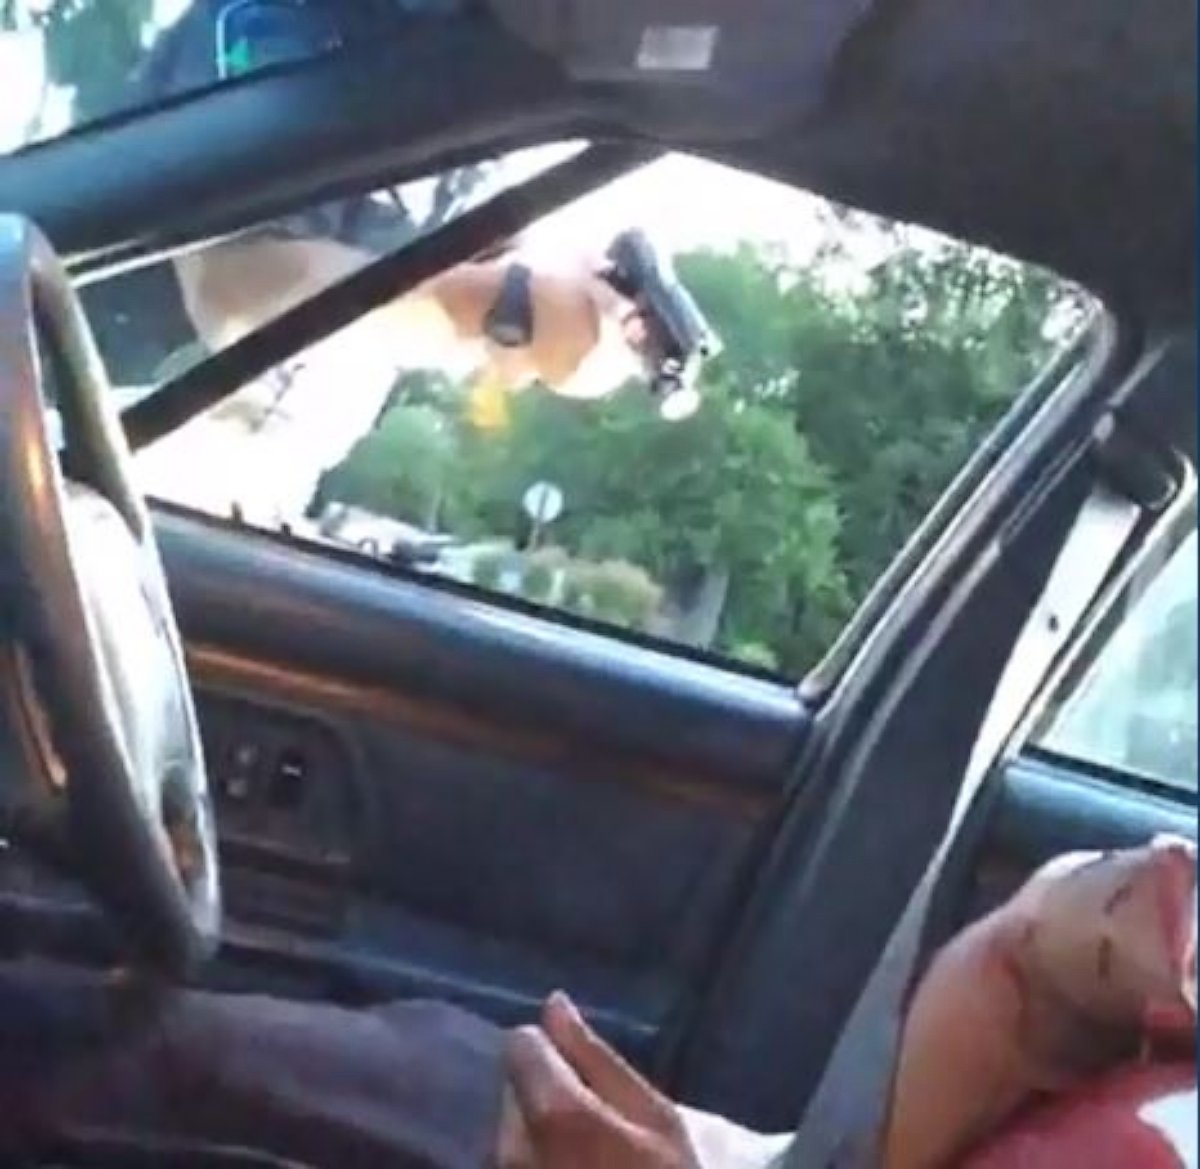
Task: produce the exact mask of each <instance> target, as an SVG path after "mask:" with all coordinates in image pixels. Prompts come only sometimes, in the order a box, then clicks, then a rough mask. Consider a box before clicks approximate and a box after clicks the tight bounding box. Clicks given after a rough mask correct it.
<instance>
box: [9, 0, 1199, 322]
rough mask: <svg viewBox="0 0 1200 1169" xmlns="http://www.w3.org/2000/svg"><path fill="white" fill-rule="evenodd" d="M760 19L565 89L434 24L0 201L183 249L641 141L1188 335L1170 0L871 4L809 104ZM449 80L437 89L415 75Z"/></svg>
mask: <svg viewBox="0 0 1200 1169" xmlns="http://www.w3.org/2000/svg"><path fill="white" fill-rule="evenodd" d="M661 2H665V0H661ZM810 2H815V0H810ZM829 2H830V0H826V3H829ZM657 6H658V5H656V4H654V3H649V4H646V5H643V6H642V7H643V8H645V9H654V8H656V7H657ZM637 7H638V6H637V5H633V6H632V9H636V8H637ZM676 7H677V6H676ZM616 8H617V9H620V10H621V11H624V9H623V8H622V6H621V5H617V6H616ZM615 10H616V9H614V11H615ZM783 11H784V10H783V8H781V6H780V5H779V4H778V3H772V2H771V0H744V3H743V4H742V5H739V9H738V19H739V21H740V22H742V24H741V30H742V31H741V36H742V53H741V59H742V60H744V61H750V62H752V61H753V60H754V52H753V46H754V39H755V38H758V44H759V45H760V46H761V47H762V50H763V56H762V60H763V61H766V62H768V64H767V66H766V67H765V68H760V69H758V70H757V71H754V70H753V69H752V68H749V67H745V71H744V72H743V73H741V74H739V73H737V72H736V70H734V71H729V70H726V71H720V70H715V71H713V74H712V76H711V77H709V76H698V77H691V78H689V80H688V81H687V83H685V84H681V83H680V82H679V81H677V80H674V81H665V82H664V81H653V80H647V79H646V78H645V77H600V78H596V77H595V76H592V77H590V78H580V77H579V76H572V71H571V68H570V67H569V62H568V63H566V64H564V61H563V60H561V59H557V58H556V56H555V54H554V52H553V51H551V52H544V51H542V49H540V48H539V49H535V48H533V47H532V46H531V45H529V44H527V43H525V42H524V41H523V39H522V36H521V30H520V29H519V28H518V29H516V31H514V30H512V29H501V28H499V27H498V26H497V25H495V24H493V23H492V22H491V21H490V20H483V21H459V22H437V23H433V24H430V25H429V26H428V27H427V28H423V29H422V32H421V35H420V36H419V37H418V36H413V37H411V38H408V39H401V40H397V41H395V42H394V43H390V44H387V45H380V46H378V47H377V48H376V49H374V50H373V51H372V52H370V53H367V54H364V55H360V56H356V57H354V58H353V59H350V58H346V59H340V60H339V59H332V60H330V61H326V62H321V63H318V64H314V65H311V66H306V67H303V68H299V69H296V70H293V71H288V72H283V73H278V74H273V75H263V76H261V77H257V78H251V79H249V80H248V81H246V82H245V83H242V84H238V85H234V86H231V87H229V88H227V89H225V90H217V91H213V92H210V93H208V94H205V95H202V96H199V97H196V98H193V99H190V100H182V101H179V102H175V103H172V104H171V105H169V106H168V107H166V108H164V109H162V110H159V111H157V112H154V113H151V114H148V115H144V116H141V117H137V118H130V119H126V120H124V121H116V122H113V123H111V124H108V125H105V126H101V127H97V128H96V129H94V130H91V131H88V132H84V133H81V134H78V135H74V136H71V137H69V138H67V139H64V140H62V141H60V142H57V143H53V144H49V145H47V146H44V147H39V148H35V149H33V150H31V151H28V152H26V153H24V154H21V155H17V156H14V157H11V158H9V159H5V160H3V161H0V206H3V207H5V208H6V209H14V210H21V211H25V212H26V213H28V214H30V215H31V216H32V217H33V218H35V219H37V220H38V221H39V222H40V223H41V224H42V226H43V227H44V228H45V230H46V231H47V232H48V233H49V234H50V236H51V238H52V239H54V240H55V242H56V244H57V245H58V247H59V248H60V250H62V251H63V252H64V253H65V254H67V255H68V256H69V257H75V258H77V259H78V258H81V257H85V256H89V255H90V256H93V257H95V256H98V255H103V254H105V253H107V252H110V251H116V250H119V249H121V248H124V247H129V246H132V245H138V246H141V247H151V248H153V247H158V246H163V245H164V244H167V243H174V242H182V241H186V240H188V239H194V238H203V237H204V236H206V235H210V234H212V233H214V232H216V231H219V230H227V229H229V228H232V227H235V226H240V225H243V224H245V223H248V222H252V221H254V220H260V219H263V218H266V217H269V215H271V214H274V213H276V212H278V211H280V210H282V209H284V208H285V207H288V206H290V205H294V204H295V203H296V202H298V201H300V200H303V199H311V198H314V197H317V196H320V197H325V196H328V195H332V194H340V193H347V192H349V191H351V190H353V189H354V188H355V187H356V186H361V184H363V183H364V182H368V181H372V182H376V181H382V180H385V179H386V180H389V181H394V180H396V179H399V178H403V177H407V176H410V175H415V174H419V173H422V172H428V171H429V170H432V169H436V168H439V167H442V166H445V165H446V164H447V163H449V162H450V161H452V160H455V159H462V158H465V157H469V156H471V155H473V154H478V153H480V152H488V151H492V150H495V149H497V148H499V147H505V146H514V145H518V144H524V143H530V142H534V141H547V140H553V139H556V138H557V139H561V138H564V137H582V136H590V137H616V138H621V137H638V138H649V139H652V140H653V141H654V142H656V143H660V144H662V145H663V146H666V147H669V148H677V149H684V150H693V151H696V152H699V153H702V154H706V155H708V156H710V157H714V158H717V159H720V160H722V161H726V162H729V163H732V164H734V165H738V166H742V167H748V168H752V169H755V170H758V171H761V172H763V173H766V174H769V175H772V176H774V177H777V178H780V179H783V180H786V181H788V182H792V183H795V184H797V185H800V186H803V187H805V188H807V189H809V190H811V191H814V192H817V193H820V194H824V195H827V196H830V197H832V198H835V199H838V200H841V201H843V202H846V203H850V204H853V205H855V206H858V207H860V208H863V209H865V210H868V211H872V212H875V213H877V214H881V215H885V216H889V217H893V218H898V219H903V220H907V221H912V222H917V223H921V224H924V225H926V226H928V227H931V228H934V229H937V230H941V231H945V232H948V233H950V234H953V235H956V236H959V237H961V238H965V239H970V240H974V241H977V242H980V243H983V244H987V245H989V246H992V247H995V248H997V249H999V250H1002V251H1005V252H1008V253H1010V254H1013V255H1016V256H1019V257H1022V258H1025V259H1028V260H1031V261H1034V262H1037V263H1041V264H1044V265H1045V266H1047V267H1050V268H1053V269H1055V270H1056V271H1058V272H1060V273H1062V274H1063V275H1065V276H1067V277H1070V278H1073V279H1076V280H1078V281H1080V282H1081V283H1083V284H1085V285H1087V286H1088V287H1090V288H1092V289H1093V290H1094V291H1096V292H1098V293H1099V294H1100V295H1102V296H1103V297H1104V298H1105V299H1106V300H1107V301H1108V302H1109V304H1110V306H1111V307H1113V308H1114V309H1115V310H1116V311H1118V312H1121V313H1125V314H1130V315H1133V316H1136V317H1140V318H1142V319H1146V320H1150V319H1153V320H1157V321H1159V322H1163V321H1164V320H1165V321H1169V322H1174V323H1179V322H1181V321H1183V320H1184V319H1187V318H1190V316H1191V314H1192V311H1193V305H1194V297H1195V137H1196V108H1195V87H1196V37H1195V24H1196V15H1195V6H1194V4H1193V3H1192V2H1191V0H1144V2H1143V3H1142V4H1141V5H1139V6H1138V7H1137V9H1136V10H1131V9H1129V8H1128V7H1127V6H1126V5H1123V4H1120V3H1118V2H1117V0H1056V2H1055V3H1053V4H1048V3H1046V2H1045V0H1001V2H997V0H877V2H876V4H875V5H874V6H873V7H870V8H869V9H868V10H867V11H866V13H865V18H864V19H863V20H862V21H861V22H859V23H856V24H855V26H854V28H853V29H852V30H851V35H849V36H848V37H847V38H846V39H845V40H844V42H843V43H841V44H839V45H838V52H837V54H836V57H833V56H831V58H830V60H829V62H827V65H828V68H827V69H826V70H825V71H824V72H823V73H822V75H821V79H820V82H821V84H820V89H819V93H818V95H817V98H818V100H814V99H813V91H814V85H813V83H812V78H811V77H808V76H802V75H801V71H802V70H803V69H806V68H811V64H812V63H811V60H808V59H806V57H805V54H804V53H797V54H796V58H797V62H798V64H797V65H796V66H795V70H796V71H795V72H794V73H789V68H790V66H789V62H788V60H787V59H785V58H784V56H783V55H781V52H780V49H779V45H780V42H781V39H786V38H784V37H783V33H784V32H788V33H789V35H792V34H795V35H799V31H800V30H799V29H786V28H785V29H783V30H782V31H781V26H780V24H779V20H780V19H781V15H780V14H781V12H783ZM645 15H646V14H645V13H643V17H644V16H645ZM747 45H749V46H750V48H749V51H747ZM811 57H812V54H808V58H811ZM448 76H450V77H454V78H455V85H454V88H453V89H451V88H449V87H448V86H447V85H445V84H432V83H431V82H430V80H429V79H430V78H435V79H437V78H443V77H448ZM380 94H387V95H388V98H387V100H386V101H380V100H379V96H378V95H380ZM790 94H794V95H795V99H794V100H792V99H791V98H790V97H789V95H790ZM114 157H120V158H122V166H121V167H119V168H117V167H113V166H112V159H113V158H114ZM85 191H86V192H87V197H86V199H85V198H83V197H81V192H85ZM691 194H692V193H690V192H682V191H681V192H680V198H687V197H690V196H691ZM721 213H722V212H721V209H719V208H714V209H713V214H714V215H717V214H721Z"/></svg>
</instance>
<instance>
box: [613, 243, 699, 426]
mask: <svg viewBox="0 0 1200 1169" xmlns="http://www.w3.org/2000/svg"><path fill="white" fill-rule="evenodd" d="M606 259H607V261H608V264H609V267H608V269H607V270H606V271H605V272H604V274H603V275H604V277H605V279H606V280H607V281H608V282H609V284H610V285H612V287H613V289H614V290H615V291H616V292H618V293H619V294H620V295H621V296H624V297H625V298H626V299H627V300H631V301H633V303H634V304H635V305H636V306H637V308H638V312H639V314H640V315H641V317H642V320H643V323H644V326H645V330H646V339H645V343H644V347H643V353H642V356H643V358H644V360H645V362H646V364H647V366H648V373H649V383H650V392H651V393H652V394H653V395H654V396H655V397H657V398H658V399H659V403H660V409H661V411H662V414H663V417H664V418H667V419H670V420H677V419H681V418H686V417H687V416H688V415H689V414H692V413H694V412H695V410H696V408H697V407H698V406H699V404H700V396H699V393H698V392H697V390H696V381H697V378H698V377H699V374H700V370H701V368H702V367H703V365H704V362H705V361H706V360H707V359H708V358H710V357H714V356H716V354H718V353H719V352H720V351H721V342H720V339H719V338H718V337H717V335H716V334H715V333H714V332H713V330H712V329H711V328H710V327H709V324H708V321H707V320H706V319H705V317H704V314H703V313H702V312H701V311H700V306H699V305H698V304H696V301H695V300H694V299H693V297H692V294H691V293H690V292H688V290H687V289H686V288H685V287H684V286H683V284H682V283H681V282H680V280H679V278H678V276H677V275H676V273H675V268H674V265H672V264H671V262H670V260H668V259H666V258H665V257H663V256H661V255H660V254H659V253H658V250H657V249H656V248H655V247H654V245H653V244H652V243H651V242H650V240H649V239H648V238H647V237H646V234H645V233H644V232H642V231H639V230H637V229H636V228H634V229H631V230H629V231H623V232H621V234H620V235H618V236H617V237H616V239H614V240H613V242H612V244H611V245H610V246H609V249H608V252H607V254H606Z"/></svg>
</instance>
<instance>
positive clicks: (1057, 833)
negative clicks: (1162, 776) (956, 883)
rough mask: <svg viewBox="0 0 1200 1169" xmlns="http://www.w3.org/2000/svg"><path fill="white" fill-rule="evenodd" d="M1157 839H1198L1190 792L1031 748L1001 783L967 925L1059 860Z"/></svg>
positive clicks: (968, 897) (969, 896) (966, 903)
mask: <svg viewBox="0 0 1200 1169" xmlns="http://www.w3.org/2000/svg"><path fill="white" fill-rule="evenodd" d="M1158 833H1172V834H1174V835H1177V836H1185V837H1188V838H1190V839H1192V840H1195V839H1196V808H1195V803H1194V802H1189V801H1188V800H1187V798H1186V793H1185V792H1183V791H1178V792H1170V791H1168V790H1167V789H1164V788H1158V789H1151V788H1145V787H1137V786H1133V785H1131V784H1130V783H1129V781H1128V779H1126V778H1122V777H1117V776H1103V775H1100V774H1099V773H1098V772H1097V771H1095V770H1091V771H1089V770H1085V769H1084V768H1083V767H1082V766H1080V765H1078V764H1076V763H1075V762H1074V761H1072V760H1069V759H1064V758H1059V757H1056V756H1053V755H1050V754H1049V753H1046V752H1041V751H1037V750H1035V749H1032V748H1030V749H1027V750H1026V751H1025V752H1024V753H1022V754H1021V755H1020V756H1018V757H1017V758H1016V759H1014V760H1012V761H1011V762H1009V763H1008V764H1007V765H1006V766H1005V768H1004V770H1003V772H1002V773H1001V774H1000V775H999V776H998V777H997V781H996V791H995V793H994V796H993V802H992V803H991V804H990V805H989V807H988V814H987V822H986V826H985V829H984V832H983V837H982V840H981V842H980V845H979V849H978V853H977V858H978V859H977V860H976V861H975V864H974V871H973V874H972V878H971V883H970V887H969V889H968V890H967V891H966V893H965V896H964V899H963V904H962V911H961V915H962V919H964V920H971V919H973V918H975V917H978V916H979V915H981V914H983V913H986V912H987V911H988V910H989V909H992V908H994V907H995V906H997V905H999V904H1000V903H1001V902H1002V901H1003V900H1004V899H1005V898H1006V897H1008V896H1009V895H1010V894H1011V893H1013V892H1014V891H1015V890H1016V889H1017V887H1018V886H1019V885H1020V884H1021V883H1022V882H1023V881H1024V880H1025V879H1026V878H1027V877H1028V876H1029V874H1030V873H1032V872H1033V871H1034V870H1035V869H1037V868H1038V867H1039V866H1041V865H1042V864H1044V863H1045V862H1046V861H1048V860H1050V859H1051V858H1052V857H1054V856H1056V855H1058V854H1060V853H1063V852H1069V851H1072V850H1074V849H1079V848H1085V849H1112V848H1128V847H1130V846H1132V845H1137V844H1144V843H1145V842H1146V841H1147V840H1149V839H1150V838H1152V837H1153V836H1155V835H1157V834H1158Z"/></svg>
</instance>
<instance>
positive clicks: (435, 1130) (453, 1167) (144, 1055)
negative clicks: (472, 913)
mask: <svg viewBox="0 0 1200 1169" xmlns="http://www.w3.org/2000/svg"><path fill="white" fill-rule="evenodd" d="M502 1044H503V1033H502V1032H501V1031H500V1030H499V1029H498V1028H496V1027H494V1026H493V1025H492V1024H489V1023H486V1022H484V1021H482V1020H480V1019H478V1018H476V1017H475V1016H473V1015H470V1014H467V1013H466V1012H463V1011H460V1010H458V1009H456V1008H454V1007H450V1006H447V1005H445V1004H441V1003H432V1002H428V1003H426V1002H412V1003H393V1004H388V1005H386V1006H383V1007H378V1008H373V1009H370V1010H361V1011H360V1010H347V1009H343V1008H340V1007H334V1006H327V1005H324V1004H320V1003H305V1002H292V1001H285V1000H280V999H273V998H267V997H261V996H240V995H219V994H208V993H204V992H201V991H190V990H169V991H162V990H159V991H149V990H147V989H145V988H140V987H135V986H131V985H128V984H125V983H122V982H120V981H119V980H115V979H103V978H100V977H99V976H89V975H85V974H81V973H77V972H62V971H47V970H45V969H44V968H42V967H40V966H39V967H34V966H28V967H0V1117H2V1118H3V1119H2V1121H0V1154H2V1155H3V1156H4V1157H5V1158H7V1159H13V1158H15V1157H17V1156H21V1155H24V1156H28V1155H30V1154H31V1153H33V1154H36V1153H37V1152H38V1150H43V1149H50V1150H53V1149H55V1148H63V1147H70V1148H76V1149H77V1148H79V1147H84V1146H86V1145H87V1144H88V1142H89V1140H103V1141H105V1142H113V1141H116V1142H127V1143H128V1144H129V1147H130V1148H131V1149H134V1150H136V1149H137V1148H139V1147H141V1148H142V1149H143V1150H151V1149H153V1148H155V1147H158V1146H161V1147H170V1148H172V1149H175V1150H183V1151H185V1152H186V1151H187V1150H189V1149H196V1148H200V1149H203V1148H204V1147H208V1148H210V1149H213V1148H225V1149H230V1150H237V1149H242V1150H255V1151H259V1152H262V1153H266V1154H270V1155H272V1156H273V1157H275V1158H278V1159H279V1160H280V1161H281V1162H283V1163H285V1164H287V1163H294V1164H297V1165H302V1166H305V1167H312V1169H357V1167H359V1166H363V1167H366V1166H370V1167H371V1169H386V1167H389V1166H395V1167H396V1169H484V1167H485V1166H488V1165H489V1164H490V1161H491V1156H490V1154H491V1147H492V1143H493V1139H494V1135H495V1131H496V1124H497V1119H498V1115H499V1106H500V1094H501V1085H502V1073H501V1059H502ZM136 1160H137V1159H136V1158H134V1159H132V1160H131V1161H130V1163H131V1164H132V1163H134V1161H136ZM184 1160H185V1161H186V1158H185V1159H184ZM97 1163H102V1164H104V1165H106V1166H108V1165H112V1166H113V1169H118V1166H119V1165H120V1163H121V1162H120V1160H119V1159H118V1158H117V1157H116V1156H115V1155H112V1156H109V1157H102V1158H101V1160H100V1161H99V1162H97ZM139 1163H140V1162H139ZM163 1163H164V1164H167V1163H170V1161H169V1159H168V1158H164V1160H163ZM181 1163H183V1162H181ZM188 1163H189V1164H191V1163H194V1164H203V1163H204V1162H203V1161H194V1162H188ZM212 1163H214V1164H216V1163H219V1162H218V1161H215V1160H214V1161H213V1162H212Z"/></svg>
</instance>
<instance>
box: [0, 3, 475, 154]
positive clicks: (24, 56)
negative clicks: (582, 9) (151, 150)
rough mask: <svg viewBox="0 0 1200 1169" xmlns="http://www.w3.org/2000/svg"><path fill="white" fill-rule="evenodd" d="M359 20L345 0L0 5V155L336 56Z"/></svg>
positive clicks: (440, 9)
mask: <svg viewBox="0 0 1200 1169" xmlns="http://www.w3.org/2000/svg"><path fill="white" fill-rule="evenodd" d="M458 7H459V6H458V4H457V3H448V2H447V0H404V2H403V3H400V4H398V5H397V6H396V9H395V10H396V12H397V14H398V15H401V16H403V15H422V14H425V15H427V14H430V13H444V12H448V11H454V10H456V9H457V8H458ZM368 15H369V14H368V9H367V8H366V7H365V6H360V5H358V4H353V3H349V2H348V0H337V2H335V0H0V77H2V78H3V79H4V102H3V103H2V104H0V153H11V152H12V151H15V150H19V149H21V148H22V147H24V146H28V145H31V144H33V143H35V142H42V141H46V140H47V139H51V138H55V137H58V136H60V135H62V134H65V133H67V132H68V131H70V130H73V129H77V128H79V127H81V126H85V125H87V124H89V123H91V122H95V121H98V120H100V119H103V118H108V117H111V116H113V115H116V114H122V113H128V112H131V111H134V110H138V109H147V108H151V107H153V106H155V105H157V104H159V103H161V102H163V101H165V100H167V99H170V98H173V97H178V96H180V95H182V94H187V93H193V92H197V91H199V90H203V89H208V88H210V87H212V86H215V85H221V84H225V83H228V82H232V81H236V80H237V79H238V78H240V77H244V76H246V75H247V74H249V73H254V72H259V71H261V70H264V69H273V68H280V67H283V66H287V65H289V64H294V63H295V62H297V61H303V60H311V59H314V58H317V57H320V56H324V55H327V54H329V53H333V52H336V51H338V49H340V48H341V47H342V46H343V45H345V44H346V43H348V42H349V41H351V40H352V39H354V38H355V35H356V33H355V26H356V22H358V21H361V20H364V19H367V18H368Z"/></svg>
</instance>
